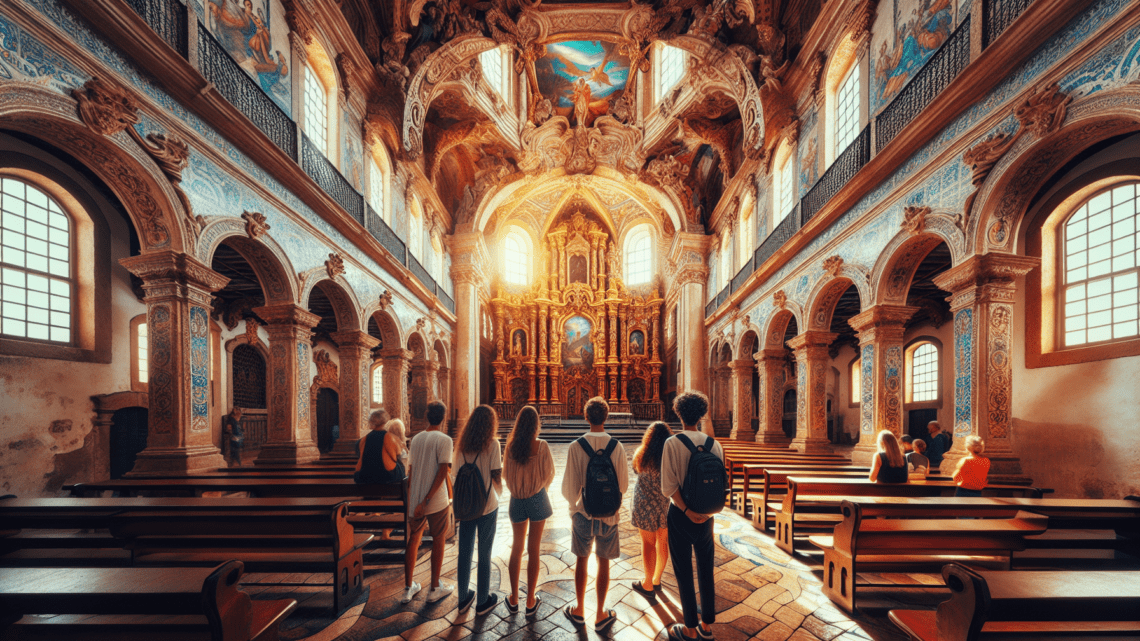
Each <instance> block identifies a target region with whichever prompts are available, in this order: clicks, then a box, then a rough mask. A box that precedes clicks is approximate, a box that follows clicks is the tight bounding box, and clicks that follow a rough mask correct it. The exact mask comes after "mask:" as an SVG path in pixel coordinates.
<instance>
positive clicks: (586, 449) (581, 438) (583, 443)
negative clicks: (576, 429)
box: [574, 436, 594, 457]
mask: <svg viewBox="0 0 1140 641" xmlns="http://www.w3.org/2000/svg"><path fill="white" fill-rule="evenodd" d="M574 442H575V443H577V444H578V445H581V446H582V451H584V452H586V456H587V457H592V456H593V455H594V448H592V447H590V442H589V441H587V440H586V437H585V436H579V437H578V438H577V439H575V441H574Z"/></svg>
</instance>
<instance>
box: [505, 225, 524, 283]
mask: <svg viewBox="0 0 1140 641" xmlns="http://www.w3.org/2000/svg"><path fill="white" fill-rule="evenodd" d="M526 247H527V244H526V241H524V240H523V239H522V237H521V236H520V235H519V233H518V232H511V233H509V234H507V237H506V238H504V239H503V262H504V266H505V274H504V276H505V277H506V279H507V282H508V283H514V284H516V285H525V284H526V280H527V278H526V277H527V274H526V271H527V270H526Z"/></svg>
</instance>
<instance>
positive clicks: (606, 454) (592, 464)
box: [577, 436, 621, 518]
mask: <svg viewBox="0 0 1140 641" xmlns="http://www.w3.org/2000/svg"><path fill="white" fill-rule="evenodd" d="M577 442H578V445H580V446H582V449H583V450H585V451H586V456H588V457H589V459H588V461H587V462H586V484H585V485H584V486H583V487H582V507H583V508H585V510H586V514H588V515H589V516H590V517H592V518H602V517H606V516H613V515H614V514H617V511H618V508H620V507H621V490H620V489H618V479H617V470H615V469H614V462H613V459H611V458H610V455H611V454H613V451H614V448H615V447H617V439H616V438H613V437H610V444H609V445H607V446H606V449H604V450H598V451H595V450H594V448H592V447H590V443H589V441H587V440H586V437H584V436H583V437H579V438H578V441H577Z"/></svg>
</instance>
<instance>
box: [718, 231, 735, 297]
mask: <svg viewBox="0 0 1140 641" xmlns="http://www.w3.org/2000/svg"><path fill="white" fill-rule="evenodd" d="M735 275H736V272H735V271H733V269H732V234H727V233H722V234H721V237H720V287H718V288H717V289H718V290H719V289H724V288H725V287H728V284H729V283H731V282H732V277H733V276H735Z"/></svg>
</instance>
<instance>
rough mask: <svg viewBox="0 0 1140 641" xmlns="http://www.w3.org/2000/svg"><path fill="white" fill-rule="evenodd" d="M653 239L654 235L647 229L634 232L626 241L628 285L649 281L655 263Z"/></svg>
mask: <svg viewBox="0 0 1140 641" xmlns="http://www.w3.org/2000/svg"><path fill="white" fill-rule="evenodd" d="M652 241H653V237H652V236H650V234H649V231H648V230H645V229H641V230H638V231H636V232H634V234H633V236H632V237H631V238H630V239H629V240H627V241H626V251H625V269H624V272H625V283H626V285H640V284H642V283H648V282H649V280H650V278H651V270H652V263H653V249H652Z"/></svg>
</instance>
